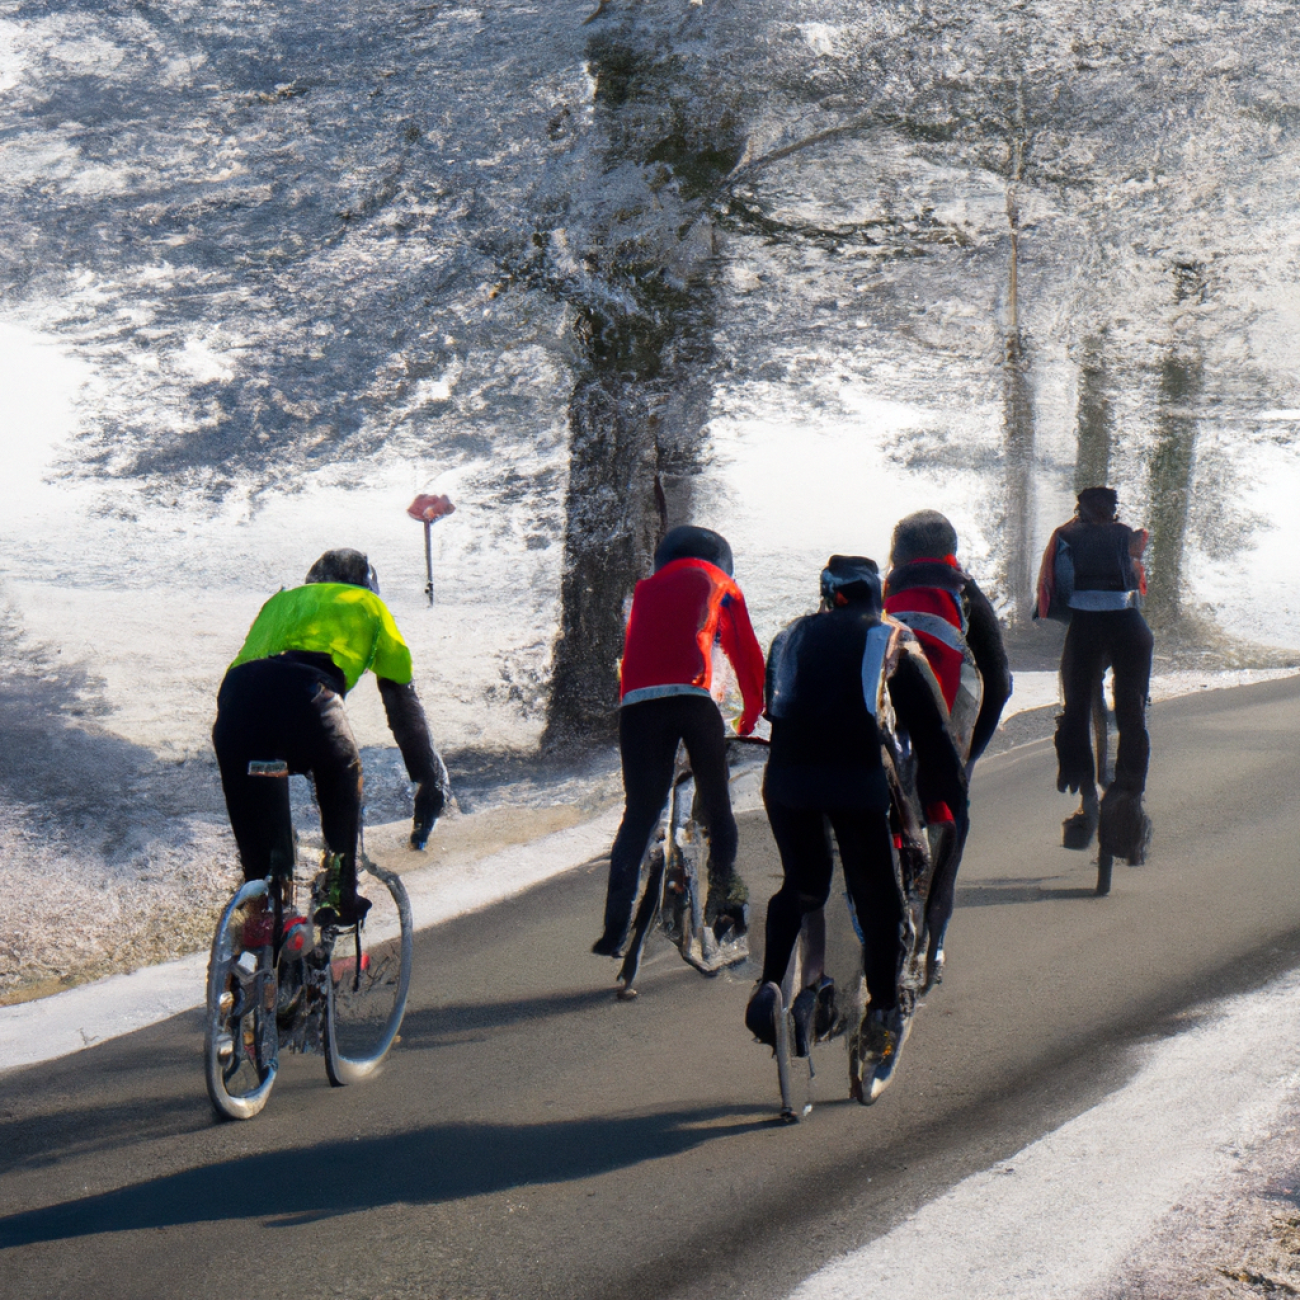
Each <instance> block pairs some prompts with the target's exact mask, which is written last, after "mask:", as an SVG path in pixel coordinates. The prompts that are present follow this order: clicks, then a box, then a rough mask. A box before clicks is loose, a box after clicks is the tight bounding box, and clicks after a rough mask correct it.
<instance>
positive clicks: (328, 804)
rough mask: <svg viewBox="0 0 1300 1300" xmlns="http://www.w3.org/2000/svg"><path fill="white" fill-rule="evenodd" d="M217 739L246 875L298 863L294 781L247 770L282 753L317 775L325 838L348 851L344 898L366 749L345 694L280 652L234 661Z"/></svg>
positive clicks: (221, 698)
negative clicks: (350, 720)
mask: <svg viewBox="0 0 1300 1300" xmlns="http://www.w3.org/2000/svg"><path fill="white" fill-rule="evenodd" d="M212 744H213V747H214V748H215V749H216V751H217V763H218V765H219V766H220V768H221V787H222V789H223V790H224V791H225V794H226V808H227V809H228V811H229V813H230V826H231V829H232V830H233V831H234V832H235V843H236V844H238V845H239V857H240V860H241V861H242V863H243V866H244V879H245V880H260V879H262V878H264V877H265V876H268V875H270V874H271V872H272V870H273V869H276V870H281V871H284V870H287V869H288V867H289V865H290V864H291V863H292V862H293V827H292V822H291V820H290V815H289V782H288V780H287V779H284V778H278V779H277V778H275V777H265V776H249V775H248V764H249V762H250V761H251V760H263V761H265V760H271V761H274V760H276V759H279V760H282V761H283V762H286V763H287V764H288V765H289V770H290V771H291V772H293V773H297V774H302V773H311V775H312V777H313V778H314V779H315V783H316V801H317V803H318V804H319V805H320V818H321V832H322V834H323V835H324V837H325V843H326V844H327V845H328V846H329V849H330V851H331V852H332V853H340V854H342V855H343V878H342V884H343V887H344V891H345V897H346V895H347V892H348V891H350V890H351V888H352V887H353V884H354V882H355V880H356V853H357V831H358V827H359V826H360V824H361V755H360V754H359V753H358V751H357V742H356V741H355V740H354V739H353V738H352V729H351V728H350V727H349V726H348V719H347V715H346V713H345V712H344V711H343V699H342V697H341V696H340V695H339V694H338V693H337V692H336V691H334V690H333V689H332V688H331V687H330V686H327V685H326V684H325V683H324V682H323V681H322V680H321V673H320V672H319V671H318V670H317V669H315V668H312V667H311V666H309V665H307V664H303V663H294V662H292V661H288V660H285V659H280V658H276V659H256V660H254V661H253V662H251V663H247V664H241V665H240V666H239V667H238V668H232V669H231V670H230V671H229V672H228V673H227V674H226V677H225V680H224V681H223V682H222V683H221V690H220V692H219V693H218V695H217V721H216V725H215V726H214V727H213V728H212Z"/></svg>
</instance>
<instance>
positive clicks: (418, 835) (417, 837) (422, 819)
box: [411, 779, 447, 849]
mask: <svg viewBox="0 0 1300 1300" xmlns="http://www.w3.org/2000/svg"><path fill="white" fill-rule="evenodd" d="M446 803H447V796H446V794H445V793H444V792H443V790H442V787H441V785H440V784H439V783H438V782H437V781H436V780H433V779H429V780H425V781H421V782H420V785H419V788H418V789H417V790H416V792H415V817H414V819H413V821H412V823H411V847H412V848H413V849H423V848H424V846H425V845H426V844H428V842H429V836H430V835H432V834H433V828H434V827H435V826H436V825H437V824H438V818H439V817H441V816H442V810H443V808H444V807H445V806H446Z"/></svg>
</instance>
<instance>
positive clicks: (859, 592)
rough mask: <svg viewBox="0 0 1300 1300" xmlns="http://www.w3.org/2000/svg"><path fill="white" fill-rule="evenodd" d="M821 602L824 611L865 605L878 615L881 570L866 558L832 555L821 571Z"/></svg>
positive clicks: (863, 556)
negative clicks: (823, 603) (824, 607)
mask: <svg viewBox="0 0 1300 1300" xmlns="http://www.w3.org/2000/svg"><path fill="white" fill-rule="evenodd" d="M822 600H824V601H825V602H826V608H827V609H835V608H836V607H838V606H840V605H866V606H868V607H869V608H871V609H873V610H875V612H876V613H877V614H879V613H880V610H881V607H882V601H881V595H880V570H879V569H878V568H877V567H876V562H875V560H869V559H867V557H866V556H865V555H832V556H831V558H830V559H829V560H827V561H826V567H825V568H824V569H823V570H822Z"/></svg>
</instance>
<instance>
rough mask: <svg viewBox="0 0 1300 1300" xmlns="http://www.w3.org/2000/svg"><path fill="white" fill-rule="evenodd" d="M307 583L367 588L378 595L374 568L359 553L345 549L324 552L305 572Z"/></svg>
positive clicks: (377, 579)
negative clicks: (340, 583)
mask: <svg viewBox="0 0 1300 1300" xmlns="http://www.w3.org/2000/svg"><path fill="white" fill-rule="evenodd" d="M307 581H308V582H309V583H311V582H343V583H346V584H347V585H348V586H350V587H368V588H369V589H370V590H371V591H373V592H374V593H375V595H376V596H377V595H379V576H378V575H377V574H376V573H375V566H374V565H373V564H371V563H370V561H369V559H367V557H366V556H364V555H362V554H361V552H360V551H353V550H349V549H348V548H347V547H342V548H341V549H339V550H337V551H326V552H325V554H324V555H322V556H321V557H320V559H319V560H317V561H316V563H315V564H313V565H312V566H311V568H310V569H308V570H307Z"/></svg>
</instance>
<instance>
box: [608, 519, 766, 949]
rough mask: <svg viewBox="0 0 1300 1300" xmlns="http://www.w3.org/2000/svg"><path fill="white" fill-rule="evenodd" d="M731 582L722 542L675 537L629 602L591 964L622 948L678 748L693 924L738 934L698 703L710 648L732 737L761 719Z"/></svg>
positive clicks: (712, 708)
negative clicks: (690, 797)
mask: <svg viewBox="0 0 1300 1300" xmlns="http://www.w3.org/2000/svg"><path fill="white" fill-rule="evenodd" d="M731 575H732V558H731V547H730V546H729V545H728V544H727V540H726V538H724V537H722V536H721V535H720V534H718V533H715V532H713V531H712V530H711V529H708V528H697V527H694V526H693V525H684V526H682V527H680V528H674V529H673V530H672V531H671V532H669V533H668V535H667V536H666V537H665V538H664V539H663V541H662V542H660V544H659V548H658V550H656V551H655V571H654V575H653V576H652V577H649V578H646V579H644V580H643V581H641V582H638V583H637V585H636V590H635V592H634V593H633V597H632V612H631V615H630V617H629V618H628V623H627V633H626V637H625V640H624V645H623V664H622V670H621V674H620V701H619V726H618V732H619V751H620V753H621V755H622V760H623V789H624V792H625V794H626V801H627V802H626V807H625V809H624V812H623V822H622V825H620V826H619V829H618V835H617V837H616V838H615V840H614V847H613V850H612V851H611V853H610V862H609V886H608V890H607V893H606V896H605V932H604V933H603V934H602V935H601V937H600V938H599V939H597V940H596V942H595V943H594V944H593V945H592V949H591V950H592V952H594V953H596V954H597V955H599V956H602V957H612V956H615V955H617V954H618V952H619V951H620V950H621V949H622V947H623V945H624V942H625V941H626V939H627V932H628V928H629V926H630V925H631V922H632V908H633V904H634V903H635V901H636V889H637V877H638V874H639V871H640V867H641V859H642V858H643V857H644V856H645V851H646V847H647V845H648V844H649V842H650V836H651V834H653V832H654V829H655V826H656V825H657V823H658V821H659V817H660V814H661V813H662V812H663V808H664V804H665V802H666V801H667V798H668V790H669V787H670V785H671V783H672V777H673V764H674V761H675V759H676V755H677V745H678V743H679V742H684V743H685V745H686V752H687V754H689V756H690V760H691V770H692V772H693V773H694V774H695V789H696V792H697V794H698V796H699V800H700V808H701V812H702V814H703V821H704V825H705V828H706V829H707V831H708V834H709V893H708V899H707V901H706V903H705V920H706V921H707V922H709V924H711V925H712V926H713V928H714V933H715V934H716V935H717V937H718V939H719V941H735V940H737V939H739V938H740V937H741V936H742V935H743V934H744V933H745V930H746V927H747V924H748V913H749V908H748V906H747V904H748V901H749V891H748V890H747V889H746V887H745V883H744V881H743V880H741V878H740V876H739V875H738V874H737V873H736V848H737V843H738V836H737V831H736V819H735V817H734V816H733V815H732V812H731V790H730V784H729V773H728V770H727V751H726V737H725V729H724V726H723V721H722V713H721V712H720V710H719V709H718V706H717V704H715V703H714V700H713V697H712V694H711V693H710V692H711V687H712V685H713V678H712V674H713V647H714V644H715V643H717V644H719V645H720V646H721V648H722V651H723V653H725V654H726V656H727V657H728V658H729V659H730V660H731V663H732V665H733V666H734V668H735V670H736V677H737V680H738V682H739V685H740V690H741V694H742V696H743V698H744V712H743V713H742V715H741V718H740V721H739V723H738V724H737V730H738V731H739V733H740V734H741V735H742V736H747V735H749V733H750V732H751V731H753V729H754V724H755V722H757V721H758V716H759V714H760V712H761V711H762V708H763V651H762V649H761V647H760V646H759V644H758V640H757V639H756V638H755V636H754V629H753V628H752V627H751V625H750V622H749V611H748V610H747V609H746V608H745V598H744V596H743V595H741V592H740V588H739V587H738V586H737V585H736V583H735V580H734V579H733V578H732V576H731Z"/></svg>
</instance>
